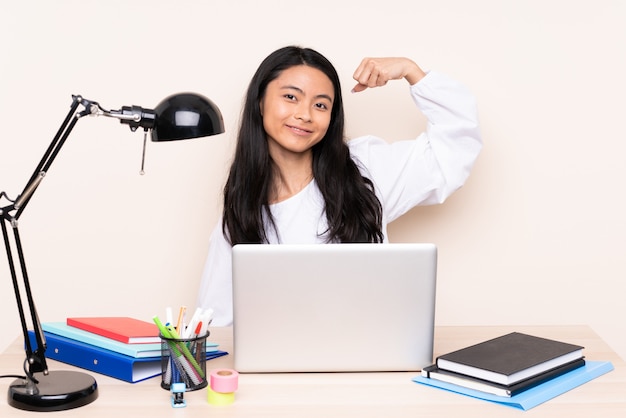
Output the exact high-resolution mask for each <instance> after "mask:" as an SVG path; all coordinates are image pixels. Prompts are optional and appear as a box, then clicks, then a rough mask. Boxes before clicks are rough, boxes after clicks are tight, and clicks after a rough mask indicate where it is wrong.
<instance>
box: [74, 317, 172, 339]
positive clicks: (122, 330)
mask: <svg viewBox="0 0 626 418" xmlns="http://www.w3.org/2000/svg"><path fill="white" fill-rule="evenodd" d="M67 325H70V326H72V327H76V328H80V329H82V330H84V331H89V332H92V333H94V334H98V335H102V336H103V337H107V338H111V339H113V340H116V341H121V342H123V343H126V344H145V343H158V342H161V338H160V337H159V328H157V326H156V324H155V323H153V322H147V321H142V320H140V319H135V318H129V317H126V316H103V317H87V318H67Z"/></svg>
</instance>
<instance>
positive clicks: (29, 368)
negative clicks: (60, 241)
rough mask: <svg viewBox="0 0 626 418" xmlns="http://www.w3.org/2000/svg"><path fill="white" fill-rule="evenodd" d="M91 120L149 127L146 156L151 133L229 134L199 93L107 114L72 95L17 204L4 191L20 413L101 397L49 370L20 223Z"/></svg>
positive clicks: (80, 378)
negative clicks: (84, 121)
mask: <svg viewBox="0 0 626 418" xmlns="http://www.w3.org/2000/svg"><path fill="white" fill-rule="evenodd" d="M87 115H90V116H106V117H111V118H116V119H119V120H120V122H121V123H122V124H126V125H128V126H129V127H130V129H131V131H133V132H134V131H136V130H137V129H138V128H143V130H144V156H145V146H146V139H147V135H148V131H150V134H151V139H152V141H156V142H159V141H174V140H180V139H190V138H197V137H203V136H209V135H216V134H220V133H223V132H224V122H223V119H222V115H221V113H220V110H219V109H218V108H217V106H215V104H214V103H213V102H211V101H210V100H209V99H207V98H206V97H203V96H199V95H197V94H193V93H180V94H175V95H172V96H169V97H167V98H166V99H164V100H163V101H162V102H161V103H159V104H158V105H157V106H156V108H155V109H144V108H142V107H139V106H124V107H122V109H120V110H106V109H104V108H102V107H101V106H100V105H99V104H98V103H97V102H94V101H91V100H87V99H84V98H83V97H81V96H72V105H71V108H70V111H69V113H68V114H67V116H66V117H65V120H64V121H63V123H62V124H61V127H60V128H59V130H58V132H57V134H56V135H55V137H54V139H53V140H52V143H51V144H50V146H49V147H48V149H47V151H46V152H45V154H44V156H43V158H42V159H41V161H40V163H39V165H38V166H37V168H36V169H35V171H34V173H33V175H32V176H31V178H30V180H29V181H28V183H27V184H26V187H25V188H24V190H23V191H22V193H21V194H20V195H18V196H17V198H15V200H12V199H11V198H10V197H9V196H8V195H7V194H6V193H5V192H0V218H1V219H0V224H1V225H2V236H3V238H4V244H5V247H6V252H7V258H8V261H9V269H10V271H11V278H12V280H13V288H14V290H15V298H16V301H17V307H18V311H19V316H20V321H21V324H22V333H23V334H24V346H25V347H24V349H25V351H26V359H25V361H24V372H25V374H26V376H25V377H24V378H18V379H17V380H15V381H14V382H13V383H12V384H11V385H10V386H9V394H8V402H9V404H10V405H11V406H13V407H15V408H18V409H24V410H29V411H59V410H65V409H71V408H77V407H80V406H84V405H87V404H89V403H91V402H93V401H94V400H96V398H97V397H98V386H97V383H96V381H95V379H94V378H93V377H91V376H90V375H88V374H85V373H82V372H76V371H49V370H48V365H47V364H46V356H45V351H46V340H45V336H44V333H43V331H42V328H41V322H40V321H39V317H38V315H37V310H36V308H35V302H34V300H33V295H32V292H31V287H30V282H29V279H28V274H27V272H26V262H25V259H24V253H23V251H22V244H21V240H20V234H19V231H18V219H19V217H20V215H21V214H22V211H23V210H24V208H25V207H26V205H27V204H28V202H29V200H30V198H31V197H32V195H33V193H34V192H35V190H36V189H37V187H38V186H39V184H40V183H41V181H42V180H43V178H44V177H45V176H46V174H47V172H48V169H49V168H50V165H51V164H52V162H53V161H54V159H55V158H56V156H57V155H58V153H59V150H60V149H61V147H62V146H63V144H64V143H65V141H66V139H67V138H68V136H69V134H70V132H71V131H72V129H73V128H74V126H75V125H76V122H78V120H79V119H81V118H82V117H84V116H87ZM142 173H143V158H142ZM3 199H4V200H6V202H5V203H2V201H3ZM3 205H6V206H3ZM9 229H12V230H13V242H14V245H15V249H13V247H12V243H11V240H10V237H9ZM15 251H17V260H18V261H19V269H20V271H21V279H22V284H23V288H24V293H25V295H26V303H27V305H25V304H24V302H23V301H22V295H21V290H20V284H19V283H18V273H17V269H16V264H15ZM26 307H27V308H28V311H29V314H30V320H31V322H32V326H33V333H34V339H35V344H34V345H35V347H33V344H31V341H30V338H29V335H28V325H27V319H26V312H25V310H26V309H25V308H26Z"/></svg>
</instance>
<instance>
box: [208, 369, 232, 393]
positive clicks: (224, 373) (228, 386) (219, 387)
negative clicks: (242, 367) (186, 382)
mask: <svg viewBox="0 0 626 418" xmlns="http://www.w3.org/2000/svg"><path fill="white" fill-rule="evenodd" d="M210 385H211V389H213V391H215V392H218V393H232V392H235V391H236V390H237V387H238V386H239V373H237V372H236V371H235V370H231V369H216V370H212V371H211V373H210Z"/></svg>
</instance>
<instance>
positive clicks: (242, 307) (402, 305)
mask: <svg viewBox="0 0 626 418" xmlns="http://www.w3.org/2000/svg"><path fill="white" fill-rule="evenodd" d="M436 270H437V249H436V247H435V245H433V244H423V243H422V244H326V245H252V244H242V245H236V246H234V247H233V309H234V312H233V315H234V317H233V320H234V324H233V332H234V335H233V337H234V340H233V343H234V347H233V355H234V363H235V364H234V367H235V369H236V370H238V371H239V372H242V373H246V372H358V371H415V370H420V369H421V368H422V367H426V366H429V365H430V364H432V362H433V337H434V323H435V288H436Z"/></svg>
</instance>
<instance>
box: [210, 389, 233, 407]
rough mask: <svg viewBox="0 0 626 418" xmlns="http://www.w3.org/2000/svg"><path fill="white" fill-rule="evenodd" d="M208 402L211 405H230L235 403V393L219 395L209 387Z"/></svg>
mask: <svg viewBox="0 0 626 418" xmlns="http://www.w3.org/2000/svg"><path fill="white" fill-rule="evenodd" d="M207 401H208V402H209V404H211V405H218V406H219V405H230V404H231V403H233V402H235V392H230V393H219V392H216V391H214V390H213V389H211V386H209V387H208V388H207Z"/></svg>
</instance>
